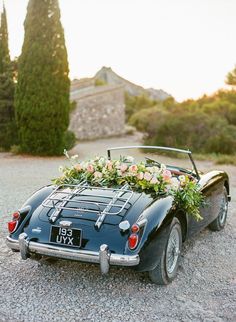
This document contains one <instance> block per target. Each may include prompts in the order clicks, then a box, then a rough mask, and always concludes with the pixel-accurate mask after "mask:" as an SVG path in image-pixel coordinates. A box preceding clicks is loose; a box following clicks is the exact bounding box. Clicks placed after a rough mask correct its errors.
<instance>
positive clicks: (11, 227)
mask: <svg viewBox="0 0 236 322" xmlns="http://www.w3.org/2000/svg"><path fill="white" fill-rule="evenodd" d="M19 219H20V213H19V212H18V211H16V212H13V214H12V220H11V221H9V223H8V230H9V233H13V231H14V230H15V229H16V226H17V224H18V220H19Z"/></svg>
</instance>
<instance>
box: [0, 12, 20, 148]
mask: <svg viewBox="0 0 236 322" xmlns="http://www.w3.org/2000/svg"><path fill="white" fill-rule="evenodd" d="M14 120H15V113H14V82H13V73H12V64H11V60H10V55H9V48H8V28H7V16H6V9H5V7H3V12H2V13H1V26H0V147H1V148H3V149H6V150H8V149H9V148H10V147H11V145H13V144H14V143H15V142H16V128H15V121H14Z"/></svg>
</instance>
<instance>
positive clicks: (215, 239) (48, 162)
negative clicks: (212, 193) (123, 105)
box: [0, 137, 236, 322]
mask: <svg viewBox="0 0 236 322" xmlns="http://www.w3.org/2000/svg"><path fill="white" fill-rule="evenodd" d="M127 140H128V141H129V142H132V144H133V143H138V140H139V139H138V138H137V137H129V138H126V137H124V138H121V139H115V138H114V139H109V140H99V141H96V142H85V143H83V144H80V145H79V146H78V147H77V148H75V149H74V152H79V155H80V156H81V157H82V158H84V157H86V156H87V155H89V156H91V155H93V154H96V153H95V152H96V151H99V152H102V151H103V150H104V149H105V147H106V146H107V145H108V146H112V145H121V144H127V142H128V141H127ZM91 151H92V153H91ZM64 162H65V161H64V158H33V157H16V156H11V155H10V154H6V153H0V214H1V216H0V220H1V226H0V227H1V230H0V321H37V322H38V321H122V322H123V321H163V322H164V321H166V322H167V321H168V322H171V321H206V322H211V321H217V322H219V321H236V302H235V301H236V296H235V295H236V261H235V258H236V249H235V239H236V238H235V237H236V234H235V232H236V219H235V218H236V216H235V213H236V210H235V206H236V197H235V196H236V167H233V166H220V167H218V166H214V165H212V164H211V163H209V162H198V165H199V168H200V169H202V170H204V169H205V170H206V169H209V168H221V169H225V170H226V171H227V172H228V173H229V175H230V178H231V194H232V199H233V200H232V202H231V204H230V209H229V217H228V223H227V225H226V227H225V229H224V231H221V232H219V233H213V232H211V231H209V230H208V229H205V230H204V231H202V232H201V233H200V234H199V235H198V236H197V237H195V238H193V239H191V240H190V241H188V242H186V243H185V245H184V249H183V254H182V258H181V264H180V269H179V273H178V276H177V279H176V280H175V281H174V282H173V283H172V284H170V285H169V286H167V287H165V286H164V287H160V286H157V285H154V284H152V283H150V281H149V279H148V276H147V274H146V273H137V272H134V271H132V270H129V269H123V268H111V270H110V273H109V275H107V276H105V277H102V276H101V275H100V272H99V267H98V266H96V265H87V264H83V263H77V262H68V261H58V262H56V263H55V264H53V265H52V264H51V265H49V264H47V263H37V262H34V261H31V260H27V261H22V260H21V259H20V256H19V254H18V253H12V252H11V251H10V250H8V248H7V247H6V245H5V237H6V235H7V229H6V222H7V221H8V220H9V218H10V213H11V212H12V211H14V210H15V209H17V208H18V207H19V206H20V205H21V204H22V203H23V202H24V200H25V199H26V198H27V196H28V195H29V194H30V193H32V192H33V191H34V190H35V189H37V188H39V187H40V186H42V185H44V184H46V183H48V182H49V181H50V179H51V178H52V177H55V176H57V174H58V172H57V169H58V166H59V165H60V164H63V163H64ZM178 162H179V161H178Z"/></svg>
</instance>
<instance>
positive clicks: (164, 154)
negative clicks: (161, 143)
mask: <svg viewBox="0 0 236 322" xmlns="http://www.w3.org/2000/svg"><path fill="white" fill-rule="evenodd" d="M124 156H131V157H133V158H134V159H135V161H137V162H140V161H143V162H145V163H146V164H148V165H152V164H153V165H157V166H158V165H160V164H161V163H164V164H165V165H166V166H167V168H169V169H170V170H173V171H175V170H176V171H180V172H182V173H189V174H192V175H194V176H196V177H199V175H198V171H197V169H196V165H195V163H194V161H193V159H192V155H191V152H190V151H188V150H180V149H175V148H166V147H156V146H154V147H151V146H127V147H117V148H111V149H108V157H109V158H111V159H120V158H122V157H124Z"/></svg>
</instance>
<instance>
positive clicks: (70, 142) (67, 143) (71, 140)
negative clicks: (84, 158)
mask: <svg viewBox="0 0 236 322" xmlns="http://www.w3.org/2000/svg"><path fill="white" fill-rule="evenodd" d="M75 143H76V137H75V134H74V132H71V131H66V132H65V136H64V147H65V149H66V150H71V149H72V148H73V147H74V146H75Z"/></svg>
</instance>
